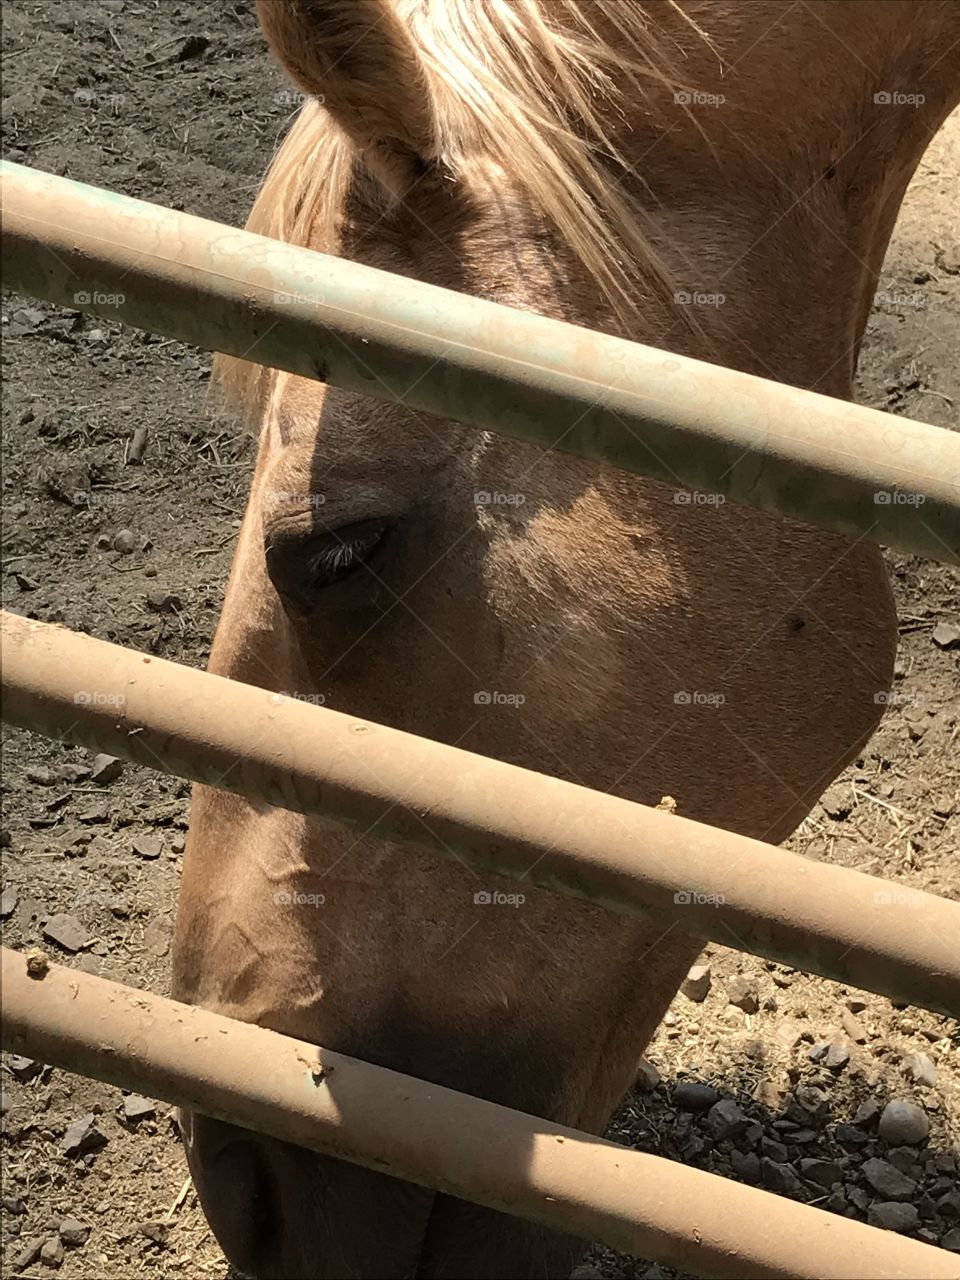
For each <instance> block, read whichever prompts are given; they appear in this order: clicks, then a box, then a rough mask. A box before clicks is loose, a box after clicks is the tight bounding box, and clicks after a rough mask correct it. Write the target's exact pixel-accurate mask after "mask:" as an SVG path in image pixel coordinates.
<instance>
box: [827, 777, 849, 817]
mask: <svg viewBox="0 0 960 1280" xmlns="http://www.w3.org/2000/svg"><path fill="white" fill-rule="evenodd" d="M820 804H821V806H822V808H823V811H824V813H826V814H827V816H828V817H830V818H833V819H834V821H836V822H842V821H843V820H844V819H845V818H847V817H849V816H850V812H851V810H852V809H853V792H852V790H851V788H850V787H849V786H844V785H843V784H841V783H835V784H834V785H833V786H832V787H828V788H827V790H826V791H825V792H824V793H823V795H822V796H821V797H820Z"/></svg>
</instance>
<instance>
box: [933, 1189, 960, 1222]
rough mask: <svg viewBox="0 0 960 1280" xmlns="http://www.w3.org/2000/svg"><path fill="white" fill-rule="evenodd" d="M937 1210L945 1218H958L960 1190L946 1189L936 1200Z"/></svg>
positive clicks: (959, 1216)
mask: <svg viewBox="0 0 960 1280" xmlns="http://www.w3.org/2000/svg"><path fill="white" fill-rule="evenodd" d="M937 1212H938V1213H940V1214H942V1215H943V1216H944V1217H945V1218H960V1191H948V1192H947V1194H946V1195H945V1196H941V1197H940V1199H939V1200H938V1201H937Z"/></svg>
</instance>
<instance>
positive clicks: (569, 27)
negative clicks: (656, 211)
mask: <svg viewBox="0 0 960 1280" xmlns="http://www.w3.org/2000/svg"><path fill="white" fill-rule="evenodd" d="M381 3H383V4H384V5H387V6H390V7H392V9H393V11H394V12H395V13H396V15H397V16H398V17H400V18H401V19H402V21H403V23H404V24H405V25H406V27H407V29H408V30H409V31H410V33H411V36H412V38H413V41H414V44H415V47H416V49H417V51H418V53H419V55H420V57H421V59H422V63H423V69H424V72H425V74H426V79H427V82H428V85H429V88H430V91H431V93H432V96H433V98H434V104H435V110H436V125H437V129H438V135H439V136H438V146H439V153H440V158H441V159H442V161H443V163H444V165H445V166H446V168H447V170H448V171H449V172H450V173H451V174H452V175H453V176H454V177H462V176H464V175H465V174H466V173H467V172H468V171H469V170H470V168H471V166H474V165H477V164H481V165H482V164H484V163H487V164H489V165H491V166H493V168H494V170H495V171H497V172H499V173H501V174H503V175H504V176H505V177H506V178H507V180H508V181H510V182H511V184H513V185H514V186H515V187H516V188H517V189H518V190H519V191H521V192H522V193H523V195H524V196H525V197H526V198H527V199H528V200H529V202H530V203H531V205H532V207H533V208H535V209H536V210H537V211H538V212H539V213H540V214H541V215H542V216H543V217H544V218H545V219H546V220H547V221H548V222H549V223H550V224H552V226H553V227H554V229H555V231H556V232H557V233H558V235H559V236H560V237H561V239H562V241H563V242H564V243H565V244H566V245H567V246H568V247H569V249H570V250H571V252H572V253H573V254H574V255H575V256H576V257H577V258H578V259H579V260H580V262H581V263H582V265H583V266H584V268H585V269H586V271H587V272H588V274H589V275H590V277H592V279H593V280H594V281H595V283H596V286H597V288H598V290H599V292H600V294H601V296H602V297H603V298H604V299H605V301H606V302H607V304H608V305H609V307H610V309H611V311H612V313H613V315H614V316H615V317H616V319H617V321H618V322H619V323H620V324H622V325H623V326H624V327H625V329H626V331H628V332H629V326H630V322H631V320H632V319H633V318H634V317H635V316H636V313H637V309H638V306H639V305H640V303H641V302H642V301H644V300H646V301H647V302H649V300H650V299H651V298H655V299H658V300H661V301H663V302H666V301H667V300H668V299H669V297H670V293H671V285H670V281H669V278H668V274H667V272H666V269H665V268H664V267H663V265H662V264H661V262H660V260H659V258H658V255H657V253H656V251H655V250H654V248H653V245H652V242H651V236H650V234H649V221H648V215H647V213H646V211H645V209H644V207H643V205H642V204H641V203H640V202H639V201H638V200H636V199H635V198H634V197H633V196H631V195H630V194H628V192H627V191H626V190H625V189H624V187H623V186H621V184H620V182H619V181H618V175H621V174H623V173H624V172H625V171H627V170H629V169H630V165H629V163H628V161H627V159H626V158H625V157H624V156H623V155H622V154H621V150H620V147H619V145H618V142H617V140H616V138H615V136H614V135H615V130H614V128H613V127H612V121H615V120H617V119H618V118H622V117H623V113H624V109H625V107H628V106H629V107H631V108H633V109H635V107H636V104H637V103H638V102H639V101H640V100H641V98H642V97H643V96H644V95H645V94H646V93H647V91H648V90H649V89H650V87H651V86H654V85H655V86H658V87H659V88H661V89H666V88H673V87H674V86H678V85H680V84H681V83H683V81H682V79H681V77H679V76H678V74H677V72H676V69H675V66H674V61H673V56H674V52H676V51H675V50H671V48H670V46H671V44H673V43H674V39H673V37H669V38H668V37H666V36H665V35H664V34H663V31H662V30H661V29H660V27H659V26H658V25H657V23H655V22H654V20H653V19H652V18H651V14H650V10H649V8H648V7H646V6H644V5H643V4H642V3H641V2H640V0H593V3H592V5H589V6H587V5H585V4H584V3H583V0H381ZM668 7H669V9H670V10H671V11H673V12H675V13H679V14H680V15H681V17H682V18H683V20H684V22H685V23H687V24H688V26H689V29H690V30H691V32H692V34H693V37H694V38H695V39H697V40H701V41H705V42H707V43H709V39H708V37H707V36H706V35H705V34H704V33H703V32H702V31H701V30H700V29H699V28H698V27H697V26H696V24H694V23H693V22H692V20H690V19H688V18H687V17H686V15H685V14H684V12H683V10H682V8H681V7H680V5H679V4H677V3H676V0H668ZM371 38H372V39H373V38H376V37H375V35H373V34H372V35H371ZM357 158H358V150H357V147H356V145H355V144H354V142H353V141H351V139H350V138H349V137H348V135H347V133H346V132H345V130H344V129H343V128H341V127H340V126H339V125H338V124H337V123H336V121H335V120H334V119H333V118H332V116H331V115H330V113H329V112H328V111H326V110H324V108H323V106H322V105H320V100H319V98H307V99H306V101H305V102H304V104H303V106H302V108H301V109H300V112H299V115H298V117H297V119H296V120H295V122H294V124H293V126H292V127H291V129H290V131H289V133H288V135H287V137H286V138H285V140H284V141H283V143H282V145H281V146H280V149H279V150H278V152H277V154H276V156H275V157H274V160H273V162H272V164H271V166H270V168H269V170H268V172H267V175H266V177H265V179H264V182H263V185H262V187H261V189H260V192H259V194H258V196H257V199H256V202H255V204H254V206H253V209H252V211H251V214H250V217H249V219H248V222H247V228H248V230H250V231H253V232H256V233H257V234H260V235H265V236H270V237H272V238H274V239H279V240H284V241H286V242H288V243H291V244H299V245H309V246H310V247H311V248H315V249H319V250H321V251H325V252H328V253H335V252H336V251H337V247H338V215H339V213H340V211H341V209H342V207H343V203H344V198H345V195H346V193H347V190H348V187H349V183H350V180H351V177H352V175H353V172H354V166H355V162H356V160H357ZM636 176H637V177H639V178H640V180H641V182H642V174H640V175H636ZM687 311H689V309H687ZM681 320H682V321H684V322H689V323H693V324H694V325H695V323H696V322H695V321H692V320H691V319H690V317H689V315H688V314H686V313H683V314H681ZM218 366H219V367H218V374H219V380H220V382H221V384H222V386H223V389H224V392H225V394H226V397H227V400H228V402H229V403H230V404H231V405H232V406H233V407H234V408H235V409H236V410H237V411H238V412H239V413H240V414H241V415H242V416H243V417H245V418H248V419H249V420H251V421H254V420H257V419H259V417H260V416H261V415H262V412H263V409H264V407H265V404H266V397H267V395H268V394H269V389H270V386H271V382H272V380H271V377H270V373H269V371H268V370H264V369H263V368H262V367H260V366H257V365H251V364H248V363H245V362H241V361H237V360H233V359H230V358H225V357H220V358H219V359H218Z"/></svg>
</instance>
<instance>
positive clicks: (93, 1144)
mask: <svg viewBox="0 0 960 1280" xmlns="http://www.w3.org/2000/svg"><path fill="white" fill-rule="evenodd" d="M106 1143H107V1137H106V1135H105V1134H103V1133H101V1132H100V1130H99V1129H98V1128H97V1117H96V1116H95V1115H94V1114H93V1113H92V1112H90V1113H88V1114H87V1115H85V1116H83V1117H81V1119H79V1120H74V1122H73V1124H72V1125H71V1126H70V1127H69V1129H68V1130H67V1132H66V1133H65V1134H64V1135H63V1141H62V1142H61V1144H60V1150H61V1151H62V1152H63V1154H64V1155H65V1156H69V1157H71V1158H75V1157H77V1156H84V1155H87V1154H88V1153H89V1152H92V1151H98V1150H99V1149H100V1148H101V1147H103V1146H106Z"/></svg>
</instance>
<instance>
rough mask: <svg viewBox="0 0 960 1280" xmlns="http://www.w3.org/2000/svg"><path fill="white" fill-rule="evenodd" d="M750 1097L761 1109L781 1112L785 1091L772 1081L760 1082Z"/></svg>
mask: <svg viewBox="0 0 960 1280" xmlns="http://www.w3.org/2000/svg"><path fill="white" fill-rule="evenodd" d="M750 1096H751V1097H752V1098H753V1100H754V1102H758V1103H759V1104H760V1106H761V1107H766V1108H767V1110H768V1111H779V1110H780V1104H781V1102H782V1101H783V1090H782V1089H781V1088H780V1086H779V1085H776V1084H774V1082H773V1081H772V1080H759V1081H757V1083H756V1085H755V1086H754V1089H753V1092H752V1093H751V1095H750Z"/></svg>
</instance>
